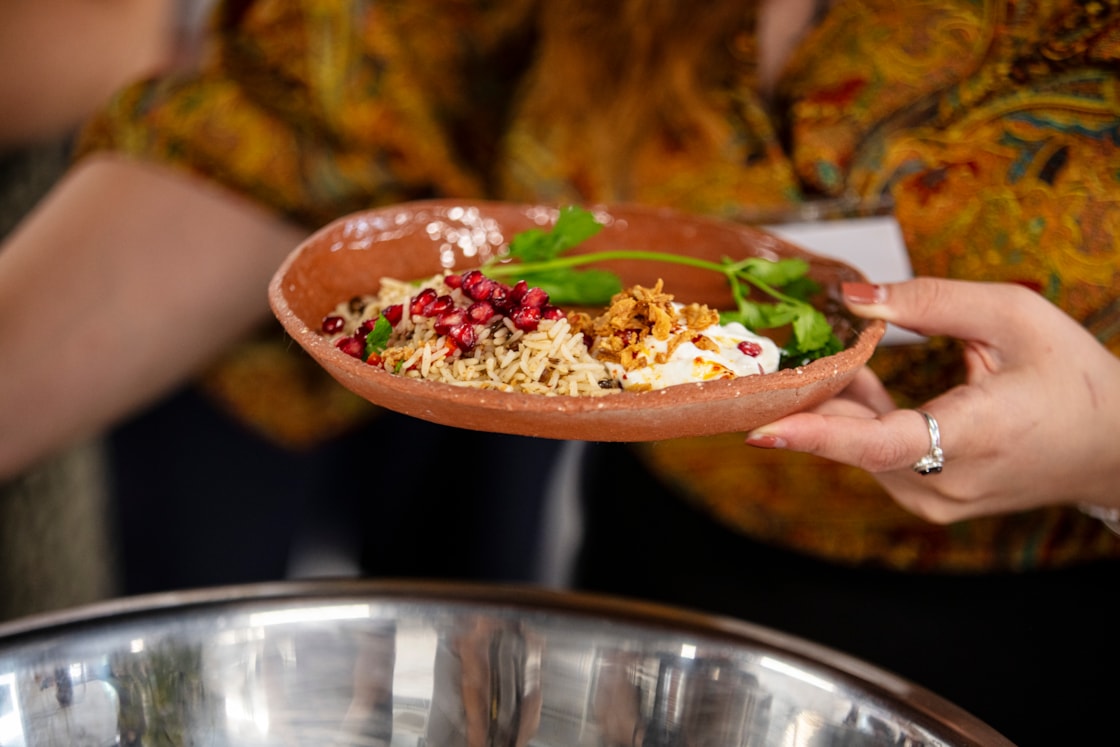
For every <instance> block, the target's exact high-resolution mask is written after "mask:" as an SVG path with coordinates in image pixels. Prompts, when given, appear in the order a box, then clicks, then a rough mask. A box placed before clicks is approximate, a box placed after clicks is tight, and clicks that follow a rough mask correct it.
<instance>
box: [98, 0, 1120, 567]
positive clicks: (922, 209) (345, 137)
mask: <svg viewBox="0 0 1120 747" xmlns="http://www.w3.org/2000/svg"><path fill="white" fill-rule="evenodd" d="M567 4H568V0H557V1H556V2H548V3H546V2H538V1H536V0H505V1H503V2H494V1H493V0H442V1H438V0H396V1H394V0H381V1H379V2H374V1H373V0H229V1H228V2H225V3H224V4H221V5H219V6H218V8H217V9H216V12H215V15H214V18H213V29H212V30H213V34H212V40H213V43H212V46H211V48H210V49H209V52H208V55H207V57H206V60H205V63H204V65H203V66H202V67H201V69H200V70H198V71H196V72H192V73H191V74H184V75H179V76H177V77H169V78H164V79H160V80H153V81H146V82H143V83H139V84H137V85H135V86H132V87H130V88H128V89H126V90H124V91H122V92H121V93H120V94H119V96H117V97H116V98H115V100H114V101H113V102H112V103H111V105H110V106H108V107H107V108H106V110H105V111H104V112H103V113H102V115H101V116H99V117H98V118H97V119H96V120H95V121H94V122H92V123H91V124H90V126H89V127H88V129H87V131H86V133H85V137H84V141H83V152H90V151H94V150H99V149H111V150H115V151H118V152H121V153H124V154H129V155H131V156H134V157H137V158H143V159H150V160H157V161H159V162H161V163H164V164H168V165H170V166H172V167H174V168H181V169H184V170H187V171H190V172H193V173H197V174H202V175H204V176H206V177H208V178H211V179H214V180H217V181H219V182H221V183H223V184H225V185H227V186H229V187H230V188H232V189H234V190H237V191H239V192H242V193H244V194H247V195H249V196H251V197H253V198H254V199H256V200H258V201H260V202H261V203H263V204H266V205H269V206H271V207H272V208H274V209H275V210H276V211H278V212H279V213H282V214H284V215H286V216H288V217H290V218H292V219H294V220H297V221H300V222H302V223H303V224H305V225H307V226H308V227H309V228H313V227H316V226H318V225H321V224H322V223H324V222H326V221H329V220H331V219H333V218H336V217H338V216H341V215H343V214H345V213H347V212H351V211H354V210H357V209H361V208H365V207H371V206H376V205H383V204H387V203H392V202H397V201H401V200H408V199H415V198H423V197H431V196H464V197H467V196H470V197H488V198H496V199H512V200H544V201H552V202H557V203H559V202H564V201H577V200H587V201H613V200H631V201H638V202H645V203H650V204H659V205H671V206H674V207H677V208H680V209H685V210H691V211H696V212H702V213H708V214H714V215H728V216H734V215H737V214H740V213H741V212H742V211H744V210H751V209H759V208H768V207H777V206H782V205H790V204H796V203H798V202H801V201H803V200H806V199H812V198H817V197H822V196H828V197H853V198H856V199H876V200H878V199H884V198H885V199H888V200H889V201H890V202H891V203H892V204H893V206H894V211H895V215H896V216H897V218H898V220H899V222H900V224H901V226H902V229H903V234H904V237H905V239H906V242H907V246H908V249H909V251H910V253H911V260H912V264H913V266H914V269H915V271H916V272H917V273H919V274H928V275H937V276H948V277H958V278H967V279H977V280H1006V281H1013V282H1018V283H1022V284H1025V285H1027V286H1029V287H1031V288H1034V289H1036V290H1037V291H1038V292H1039V293H1042V294H1044V295H1045V296H1046V297H1047V298H1049V299H1050V300H1052V301H1053V302H1055V303H1056V304H1058V305H1059V306H1060V307H1062V308H1063V309H1064V310H1066V311H1067V312H1068V313H1070V314H1071V315H1073V316H1074V317H1075V318H1077V319H1078V320H1080V321H1081V322H1083V323H1084V324H1085V325H1086V326H1087V327H1088V328H1089V329H1090V330H1092V331H1093V332H1094V333H1095V334H1096V335H1097V337H1098V338H1099V339H1100V340H1101V341H1102V342H1103V343H1104V344H1105V345H1107V346H1108V347H1109V348H1110V349H1111V350H1113V351H1114V352H1116V353H1117V354H1120V293H1118V291H1120V273H1118V272H1117V268H1118V266H1120V261H1118V260H1120V257H1118V251H1120V249H1118V248H1117V242H1116V241H1115V239H1114V237H1115V236H1117V235H1120V100H1118V96H1117V91H1118V87H1117V82H1118V72H1120V0H1091V1H1088V0H1087V1H1082V2H1078V1H1075V0H1005V1H1004V2H995V1H994V0H923V1H921V2H908V3H897V2H893V0H838V2H835V3H833V4H832V6H831V9H830V10H829V11H828V13H827V14H826V15H825V16H824V18H823V19H822V20H821V22H820V23H819V24H818V25H817V26H816V27H815V28H814V29H813V31H812V32H811V33H810V34H809V35H808V36H807V38H805V39H804V41H803V43H802V44H801V45H800V46H799V48H798V49H797V50H796V52H795V54H794V56H793V59H792V61H791V63H790V64H789V65H788V67H787V68H786V70H785V72H784V74H783V76H782V79H781V81H780V82H779V85H778V88H777V94H776V96H775V97H774V98H773V100H764V99H763V98H762V97H761V96H760V95H759V94H758V85H757V81H756V80H755V65H754V62H753V60H754V56H755V54H756V49H757V45H756V40H755V38H754V37H753V29H754V16H755V7H754V4H753V3H749V2H743V3H733V4H732V5H733V6H740V7H737V8H732V10H733V11H735V18H736V23H733V24H729V25H728V27H727V29H726V32H725V33H723V35H722V36H721V37H720V39H719V44H715V45H709V46H708V47H707V48H705V50H704V52H703V54H705V55H706V59H705V60H704V65H703V67H702V69H703V70H705V71H709V72H710V74H707V75H705V76H704V77H703V79H702V80H699V81H694V83H693V85H692V87H691V89H689V92H688V96H690V97H691V98H689V99H688V100H689V102H690V103H689V107H688V110H687V114H688V116H687V117H685V119H686V120H687V121H685V122H684V123H683V124H681V123H674V122H672V121H671V120H672V119H673V117H672V116H671V115H670V116H667V117H656V118H650V120H649V121H638V122H626V121H624V120H623V119H618V120H616V121H617V123H618V125H619V127H620V128H623V129H626V127H627V126H628V129H627V131H628V132H629V133H631V134H630V136H629V137H628V139H627V141H626V151H625V153H611V151H610V142H609V141H608V143H607V146H606V150H604V149H603V148H602V147H600V149H599V150H596V149H595V147H594V144H595V143H597V142H598V143H600V144H601V143H602V142H603V139H602V138H601V137H600V138H599V139H598V140H596V134H597V133H596V131H594V130H592V129H591V128H592V127H593V124H592V125H587V128H588V129H587V131H583V130H582V129H581V128H582V127H584V125H583V124H581V122H582V121H583V120H582V119H581V117H580V116H578V115H579V114H580V112H573V111H567V112H566V113H565V114H566V116H557V115H558V112H563V109H564V107H568V108H569V109H574V108H576V107H578V106H579V105H581V103H584V99H583V98H582V97H581V96H582V94H583V93H586V92H587V91H588V90H590V91H592V92H593V91H594V90H595V88H596V86H597V85H600V84H605V85H608V86H609V84H610V82H611V79H610V78H602V77H601V76H602V75H604V73H603V71H597V72H596V71H591V72H589V73H588V77H587V81H586V82H587V86H586V87H579V90H573V91H568V92H567V93H564V92H561V93H560V94H559V95H558V94H557V92H556V91H555V90H552V89H550V86H549V84H550V82H551V81H552V80H553V77H554V76H552V74H551V73H552V71H553V70H555V67H554V66H555V65H556V64H557V62H556V61H557V60H558V59H559V60H561V64H563V60H564V59H565V57H564V54H565V51H566V50H565V48H564V40H563V39H559V40H558V39H557V38H556V34H555V33H554V32H555V29H556V28H558V25H559V24H560V23H561V21H562V20H563V19H564V17H565V16H564V13H565V12H566V11H567V10H568V8H567V7H566V6H567ZM577 4H578V3H577ZM723 6H724V7H726V6H727V3H723ZM619 22H620V23H621V22H623V21H622V20H620V21H619ZM606 31H607V32H609V29H606ZM667 43H673V42H672V40H670V41H669V42H667ZM596 76H600V77H596ZM603 111H610V107H609V106H607V107H606V109H604V110H603ZM594 114H595V113H594V112H592V113H591V116H590V117H589V119H590V120H591V121H592V122H594V120H595V116H594ZM611 115H612V116H614V113H613V112H611ZM604 116H605V115H604ZM599 124H600V125H601V124H602V122H600V123H599ZM690 128H691V130H690ZM699 130H703V131H704V132H705V133H706V137H704V138H690V137H689V136H688V135H687V133H688V132H690V131H693V132H694V131H699ZM682 133H685V134H684V135H682ZM604 153H607V154H608V156H609V157H607V158H603V154H604ZM233 250H235V248H231V251H233ZM872 365H873V367H874V368H875V369H876V370H877V372H878V373H879V374H880V375H881V376H883V377H884V379H885V381H886V382H887V383H888V385H889V386H890V388H891V389H892V391H893V392H895V394H896V396H897V398H898V400H899V402H900V404H908V403H916V402H920V401H922V400H923V399H924V398H927V397H929V396H932V395H934V394H936V393H939V392H941V391H943V390H944V389H945V388H946V387H948V386H949V385H951V384H952V383H954V382H955V381H957V380H959V378H960V377H961V375H962V372H961V359H960V355H959V351H958V350H957V348H956V346H955V345H954V344H953V343H952V342H950V341H947V340H940V339H934V340H931V341H930V342H929V343H928V344H925V345H921V346H915V347H910V348H890V349H884V350H881V351H879V352H878V353H877V354H876V356H875V358H874V359H873V361H872ZM202 383H203V385H204V386H206V387H207V388H208V389H209V391H211V392H212V393H213V394H214V395H215V396H216V397H217V398H218V399H220V400H221V401H223V402H225V403H226V404H227V405H228V406H229V407H230V408H231V409H232V410H233V411H234V412H236V413H237V414H239V415H240V416H241V417H243V418H244V419H245V420H246V422H248V423H250V424H252V425H253V426H254V427H256V428H258V429H259V430H261V432H263V433H266V434H268V435H271V436H272V437H274V438H277V439H279V440H281V441H282V442H285V443H288V444H290V445H292V446H293V447H299V446H301V445H303V444H307V443H311V442H314V441H316V440H318V439H322V438H329V437H331V436H333V435H335V434H338V433H341V432H343V431H345V429H346V428H347V427H348V426H349V425H351V424H353V423H354V422H355V421H357V420H359V419H362V418H367V417H376V411H375V409H374V408H372V407H371V406H368V405H366V404H365V403H363V402H360V401H357V400H356V399H355V398H354V397H352V396H350V395H349V394H348V393H346V392H344V391H341V390H340V389H339V388H338V387H337V386H336V385H334V384H333V383H332V382H330V381H329V380H328V379H327V378H326V377H325V376H324V375H322V374H321V372H319V371H318V370H317V369H316V367H315V366H313V365H310V364H309V361H308V360H307V359H305V358H303V357H302V356H301V354H300V353H298V352H294V351H292V349H291V346H290V345H288V344H287V343H286V341H285V340H283V337H282V334H281V333H280V332H279V329H278V327H277V328H269V329H266V330H262V332H261V334H260V336H258V337H257V338H254V339H252V340H247V341H246V342H245V343H244V344H243V345H241V346H239V347H237V348H236V349H234V350H231V351H230V353H229V355H228V356H227V357H226V358H225V359H224V360H223V361H221V362H219V363H218V365H216V366H215V367H214V368H213V370H211V371H210V372H208V373H207V374H206V375H205V376H204V377H203V382H202ZM636 448H638V450H639V452H640V453H641V454H642V455H643V456H645V457H646V458H647V460H648V462H649V465H650V468H651V469H653V470H655V471H656V472H657V473H658V474H659V475H660V476H661V477H662V478H663V479H664V480H665V481H666V482H668V483H669V484H671V485H674V486H676V487H677V488H679V490H680V492H681V493H682V495H683V496H685V497H686V498H687V499H689V500H692V501H695V502H697V503H698V504H700V505H702V506H704V507H705V508H706V509H708V510H709V511H711V512H712V514H713V515H715V516H716V517H718V518H719V519H720V520H722V521H725V522H727V523H728V524H730V525H732V526H734V527H736V528H737V529H739V530H740V531H742V532H745V533H747V534H749V535H751V536H754V537H756V538H758V539H760V540H762V541H764V542H769V543H773V544H776V545H783V546H787V547H793V548H797V549H799V550H801V551H803V552H806V553H811V554H815V555H819V556H823V557H828V558H831V559H834V560H836V561H839V562H845V563H851V564H871V565H877V566H881V567H886V568H893V569H899V570H909V571H915V570H917V571H921V570H928V571H957V572H979V571H986V570H993V569H997V570H1017V569H1025V568H1033V567H1048V566H1059V565H1063V564H1068V563H1074V562H1079V561H1082V560H1085V559H1088V558H1093V557H1104V556H1117V555H1120V539H1118V538H1116V537H1114V536H1113V535H1111V534H1110V533H1109V532H1108V531H1107V530H1104V529H1103V528H1101V527H1100V526H1099V525H1098V523H1097V522H1095V521H1093V520H1090V519H1088V518H1086V517H1083V516H1081V515H1080V514H1079V513H1078V512H1077V511H1075V510H1070V509H1059V508H1054V509H1047V510H1040V511H1032V512H1028V513H1024V514H1021V515H1013V516H1008V517H1000V518H992V519H981V520H976V521H968V522H961V523H959V524H955V525H951V526H948V527H941V526H934V525H930V524H926V523H925V522H923V521H921V520H919V519H917V518H915V517H913V516H911V515H910V514H908V513H907V512H905V511H903V510H902V509H901V508H899V507H897V506H896V505H895V504H894V503H893V502H892V501H891V500H890V499H889V498H888V497H887V496H886V495H885V494H884V493H883V492H882V491H881V490H879V489H878V487H877V486H876V485H875V483H874V481H873V480H872V479H871V478H870V477H869V476H867V475H866V474H864V473H862V472H859V471H858V470H853V469H849V468H846V467H842V466H839V465H836V464H832V463H827V462H824V461H823V460H819V459H815V458H813V457H808V456H804V455H796V454H787V453H783V452H766V451H760V450H754V449H749V448H747V447H745V446H744V445H743V444H742V435H741V434H728V435H726V436H720V437H714V438H703V439H684V440H679V441H673V442H668V443H654V444H646V445H641V446H638V447H636Z"/></svg>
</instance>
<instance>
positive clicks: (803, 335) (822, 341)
mask: <svg viewBox="0 0 1120 747" xmlns="http://www.w3.org/2000/svg"><path fill="white" fill-rule="evenodd" d="M832 336H833V333H832V325H831V324H829V323H828V320H827V319H826V318H825V317H824V315H823V314H820V313H818V312H816V310H815V309H812V308H808V309H807V310H806V312H805V313H801V314H799V315H798V316H797V318H796V319H794V320H793V337H794V339H795V340H797V347H798V348H799V349H800V350H802V351H805V352H808V351H811V350H816V349H818V348H823V347H825V346H826V345H828V342H829V338H831V337H832Z"/></svg>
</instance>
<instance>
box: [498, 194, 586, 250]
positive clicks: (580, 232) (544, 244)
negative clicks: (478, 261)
mask: <svg viewBox="0 0 1120 747" xmlns="http://www.w3.org/2000/svg"><path fill="white" fill-rule="evenodd" d="M601 230H603V224H602V223H600V222H599V221H597V220H595V215H594V214H593V213H591V212H590V211H588V210H584V209H583V208H581V207H577V206H575V205H568V206H566V207H563V208H561V209H560V214H559V215H558V216H557V218H556V223H555V224H554V225H553V226H552V228H551V229H550V230H548V231H545V230H542V229H540V228H530V229H528V230H526V231H522V232H521V233H519V234H517V235H516V236H514V237H513V240H512V241H510V245H509V254H510V256H511V257H516V258H517V259H520V260H522V261H525V262H539V261H541V260H546V259H552V258H553V257H555V256H556V255H558V254H560V253H561V252H563V251H565V250H566V249H571V248H572V247H573V246H577V245H578V244H581V243H583V242H584V241H586V240H587V239H589V238H591V237H592V236H594V235H595V234H597V233H599V231H601Z"/></svg>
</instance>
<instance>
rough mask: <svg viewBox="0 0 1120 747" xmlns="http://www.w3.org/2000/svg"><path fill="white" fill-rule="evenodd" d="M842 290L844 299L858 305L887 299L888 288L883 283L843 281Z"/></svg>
mask: <svg viewBox="0 0 1120 747" xmlns="http://www.w3.org/2000/svg"><path fill="white" fill-rule="evenodd" d="M840 290H841V292H842V293H843V294H844V300H845V301H847V302H848V303H852V304H856V305H858V306H867V305H869V304H873V303H882V302H883V301H886V300H887V290H886V288H884V287H883V286H881V285H872V284H871V283H841V284H840Z"/></svg>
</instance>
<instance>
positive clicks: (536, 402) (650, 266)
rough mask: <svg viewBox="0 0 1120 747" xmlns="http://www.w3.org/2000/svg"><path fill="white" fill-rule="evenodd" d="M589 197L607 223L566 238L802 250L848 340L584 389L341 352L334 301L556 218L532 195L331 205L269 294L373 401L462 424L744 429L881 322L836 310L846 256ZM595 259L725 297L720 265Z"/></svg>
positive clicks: (849, 365)
mask: <svg viewBox="0 0 1120 747" xmlns="http://www.w3.org/2000/svg"><path fill="white" fill-rule="evenodd" d="M593 209H594V210H595V212H596V215H597V217H598V218H599V220H600V221H602V222H604V223H606V227H605V228H604V229H603V230H602V231H601V232H600V233H599V234H598V235H596V236H595V237H593V238H592V239H590V240H589V241H587V242H585V244H584V245H582V246H581V247H580V248H579V249H577V250H573V251H595V250H603V249H612V248H613V249H620V248H629V249H646V250H655V251H665V252H675V253H679V254H688V255H692V256H696V257H701V258H704V259H707V260H713V261H719V260H720V259H722V258H723V257H732V258H735V259H740V258H744V257H748V256H761V257H766V258H770V259H779V258H783V257H801V258H804V259H805V260H807V261H808V262H809V263H810V266H811V271H810V274H811V277H813V278H814V279H815V280H816V281H817V282H818V283H820V285H821V287H822V289H823V290H822V293H821V296H820V298H819V299H816V301H815V303H816V304H817V306H818V308H821V309H822V310H824V311H825V312H826V313H827V314H828V316H829V318H830V320H831V321H832V323H833V327H834V329H835V330H836V332H837V334H838V335H839V336H840V338H841V339H842V340H843V341H844V342H845V344H846V347H845V349H844V350H843V352H841V353H838V354H836V355H833V356H829V357H827V358H822V359H820V360H817V361H814V362H812V363H810V364H808V365H805V366H801V367H798V368H790V369H785V370H782V371H779V372H777V373H773V374H767V375H764V376H748V377H744V378H739V379H725V380H720V381H713V382H705V383H698V384H684V385H680V386H674V387H668V388H665V389H660V390H656V391H650V392H621V393H618V394H614V395H607V396H602V397H586V398H584V397H570V396H543V395H532V394H516V393H510V392H500V391H479V390H476V389H469V388H466V387H457V386H453V385H449V384H441V383H436V382H431V381H421V380H417V379H410V378H404V377H401V376H396V375H394V374H391V373H389V372H388V371H385V370H383V369H379V368H374V367H372V366H369V365H367V364H365V363H364V362H362V361H360V360H358V359H356V358H352V357H350V356H348V355H346V354H345V353H343V352H341V351H339V350H337V349H335V348H334V346H332V345H331V344H330V342H329V341H328V340H327V338H325V337H323V336H321V334H320V333H319V327H320V324H321V322H322V319H323V317H324V316H325V315H326V314H327V313H328V312H329V311H330V310H332V309H333V308H334V307H335V306H336V305H337V304H338V303H339V302H340V301H343V300H346V299H349V298H352V297H353V296H357V295H363V294H369V293H376V292H377V290H378V288H379V286H380V279H381V278H382V277H393V278H399V279H420V278H424V277H429V276H431V275H433V274H435V273H437V272H439V271H440V270H441V269H443V268H447V269H454V270H456V271H458V270H462V269H466V268H470V267H474V266H477V265H479V264H481V263H482V262H484V261H486V260H487V259H489V258H491V257H493V256H495V255H498V254H500V253H501V252H502V251H503V248H504V247H505V246H506V245H508V241H509V240H510V238H512V237H513V236H514V235H515V234H517V233H519V232H521V231H523V230H525V229H528V228H532V227H547V226H549V225H551V223H552V221H553V220H554V219H555V215H556V210H555V209H553V208H549V207H546V206H540V205H517V204H508V203H499V202H482V201H467V200H457V201H423V202H413V203H406V204H401V205H396V206H393V207H388V208H383V209H376V210H369V211H365V212H359V213H355V214H352V215H349V216H346V217H344V218H340V219H339V220H337V221H335V222H333V223H331V224H329V225H327V226H325V227H324V228H322V229H321V230H319V231H318V232H317V233H315V234H314V235H312V236H311V237H309V238H308V239H307V240H306V241H304V242H303V243H302V244H301V245H300V246H299V247H297V248H296V249H295V251H293V252H292V254H291V255H289V256H288V258H287V259H286V260H285V261H284V263H283V265H281V267H280V268H279V270H277V272H276V274H275V276H274V277H273V279H272V282H271V284H270V286H269V301H270V303H271V305H272V309H273V311H274V313H275V314H276V316H277V318H278V319H279V320H280V322H281V323H282V324H283V325H284V327H285V329H286V330H287V332H288V334H290V335H291V337H292V339H294V340H295V341H296V342H297V343H299V344H300V345H301V346H302V347H303V348H304V349H305V350H306V351H307V352H308V353H309V354H310V355H311V356H312V357H313V358H315V360H316V361H318V362H319V363H320V364H321V365H322V366H323V367H324V368H325V369H326V370H327V371H328V372H329V373H330V374H331V375H332V376H333V377H334V378H335V379H337V380H338V381H339V382H340V383H341V384H342V385H343V386H345V387H346V388H348V389H350V390H351V391H353V392H355V393H356V394H358V395H360V396H361V397H364V398H365V399H367V400H369V401H370V402H372V403H374V404H376V405H380V406H382V407H385V408H387V409H390V410H394V411H396V412H400V413H404V414H406V415H411V416H413V417H417V418H422V419H424V420H428V421H431V422H435V423H441V424H444V425H450V426H455V427H459V428H468V429H472V430H481V431H492V432H498V433H509V434H516V435H524V436H538V437H545V438H556V439H575V440H586V441H656V440H660V439H665V438H676V437H684V436H700V435H711V434H716V433H729V432H735V431H745V430H749V429H751V428H754V427H757V426H759V425H763V424H765V423H768V422H771V421H773V420H775V419H777V418H780V417H782V416H784V415H788V414H790V413H793V412H796V411H798V410H804V409H807V408H810V407H812V406H814V405H816V404H818V403H820V402H822V401H824V400H825V399H827V398H829V397H831V396H833V395H835V394H836V393H838V392H839V391H840V390H841V389H843V388H844V387H845V386H846V385H847V384H848V382H849V381H850V380H851V378H852V377H853V376H854V375H855V373H856V371H857V370H858V369H859V368H860V366H862V365H863V364H864V363H865V362H866V361H867V359H868V358H870V356H871V353H872V352H873V350H874V348H875V345H876V344H877V343H878V341H879V339H880V338H881V337H882V336H883V333H884V331H885V325H884V324H883V323H882V322H877V321H865V320H861V319H857V318H855V317H851V316H849V315H847V314H846V313H845V312H844V310H843V305H842V304H841V303H840V301H839V294H838V291H839V284H840V282H842V281H849V280H865V278H864V277H863V276H862V275H861V274H860V273H859V272H858V271H857V270H855V269H853V268H852V267H850V266H848V265H846V264H843V263H841V262H838V261H835V260H832V259H827V258H824V257H820V256H817V255H814V254H811V253H809V252H807V251H805V250H803V249H801V248H799V247H796V246H794V245H792V244H790V243H788V242H785V241H783V240H781V239H779V238H777V237H775V236H773V235H771V234H768V233H766V232H764V231H761V230H758V229H755V228H751V227H749V226H746V225H741V224H737V223H731V222H722V221H717V220H713V219H710V218H703V217H698V216H693V215H687V214H682V213H678V212H673V211H670V210H665V209H654V208H646V207H638V206H631V205H622V206H607V207H602V206H596V207H594V208H593ZM602 266H603V267H604V268H607V269H611V270H614V271H615V272H617V273H619V275H620V276H621V278H622V282H623V284H624V285H626V286H629V285H633V284H643V285H652V284H653V283H655V282H656V281H657V279H658V278H664V280H665V289H666V290H667V291H669V292H670V293H673V294H674V296H675V297H676V299H677V300H678V301H683V302H691V301H697V302H701V303H706V304H708V305H709V306H712V307H714V308H730V307H732V305H733V304H732V302H731V296H730V292H729V291H728V288H727V283H726V281H725V279H724V278H723V277H722V276H720V275H719V274H717V273H713V272H710V271H706V270H699V269H692V268H689V267H684V266H681V265H675V264H674V265H667V264H663V263H653V262H614V263H610V264H607V263H604V264H603V265H602Z"/></svg>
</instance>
